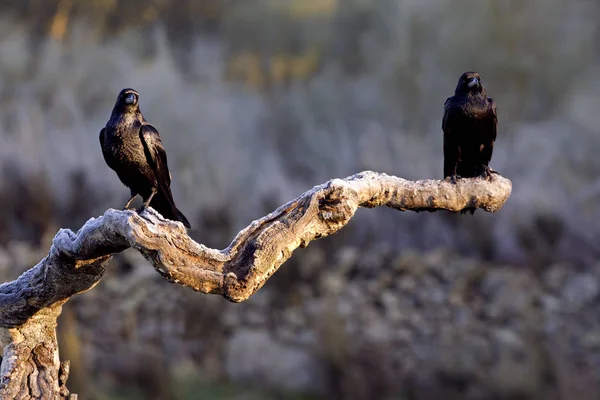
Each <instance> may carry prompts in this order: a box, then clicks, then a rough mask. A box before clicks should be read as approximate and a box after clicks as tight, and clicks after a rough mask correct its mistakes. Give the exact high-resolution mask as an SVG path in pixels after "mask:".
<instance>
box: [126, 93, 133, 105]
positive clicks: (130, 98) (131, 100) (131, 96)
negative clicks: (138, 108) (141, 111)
mask: <svg viewBox="0 0 600 400" xmlns="http://www.w3.org/2000/svg"><path fill="white" fill-rule="evenodd" d="M125 103H127V104H133V103H135V94H133V93H129V94H128V95H127V96H125Z"/></svg>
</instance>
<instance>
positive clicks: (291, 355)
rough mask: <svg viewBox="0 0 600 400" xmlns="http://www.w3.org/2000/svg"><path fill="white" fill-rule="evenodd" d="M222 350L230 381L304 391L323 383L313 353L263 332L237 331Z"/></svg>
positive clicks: (319, 367) (318, 387)
mask: <svg viewBox="0 0 600 400" xmlns="http://www.w3.org/2000/svg"><path fill="white" fill-rule="evenodd" d="M226 349H227V351H226V354H225V369H226V372H227V375H228V377H229V378H230V379H231V380H233V381H238V382H249V383H258V382H261V383H265V384H267V385H268V386H271V387H275V388H278V389H284V390H298V391H308V392H314V391H315V390H317V391H318V390H319V389H322V388H323V386H324V382H323V378H324V376H325V374H324V371H323V370H322V368H321V365H320V362H319V360H318V359H317V358H316V356H314V355H313V354H311V353H310V352H308V351H305V350H302V349H301V348H300V347H298V346H286V345H283V344H281V343H280V342H278V341H277V340H276V339H274V338H273V337H272V336H271V335H269V333H268V332H267V331H263V330H248V329H241V330H238V331H237V332H235V333H234V334H233V336H232V337H231V338H230V340H229V343H228V346H227V347H226Z"/></svg>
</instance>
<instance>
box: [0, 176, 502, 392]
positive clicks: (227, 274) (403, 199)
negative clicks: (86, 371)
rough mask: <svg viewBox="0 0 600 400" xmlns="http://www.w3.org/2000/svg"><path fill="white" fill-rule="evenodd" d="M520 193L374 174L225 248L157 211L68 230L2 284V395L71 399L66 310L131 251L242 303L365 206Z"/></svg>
mask: <svg viewBox="0 0 600 400" xmlns="http://www.w3.org/2000/svg"><path fill="white" fill-rule="evenodd" d="M511 190H512V184H511V182H510V180H508V179H506V178H503V177H502V176H500V175H497V174H495V175H493V180H492V181H491V182H490V181H486V180H483V179H479V178H474V179H462V180H459V181H458V183H457V184H452V183H449V182H446V181H439V180H421V181H408V180H405V179H402V178H398V177H395V176H389V175H386V174H380V173H376V172H371V171H365V172H362V173H359V174H356V175H353V176H350V177H348V178H345V179H332V180H330V181H329V182H326V183H325V184H322V185H319V186H315V187H314V188H312V189H311V190H309V191H307V192H306V193H304V194H302V195H301V196H300V197H298V198H296V199H295V200H292V201H290V202H289V203H287V204H284V205H283V206H281V207H279V208H278V209H277V210H275V211H273V212H272V213H270V214H269V215H267V216H265V217H263V218H261V219H259V220H256V221H254V222H252V223H251V224H250V225H249V226H248V227H246V228H245V229H243V230H242V231H241V232H240V233H238V235H237V236H236V237H235V239H234V240H233V242H231V244H230V245H229V246H228V247H227V248H226V249H224V250H214V249H209V248H207V247H206V246H204V245H202V244H198V243H196V242H195V241H194V240H192V239H191V238H190V237H189V236H188V235H187V232H186V230H185V228H184V227H183V225H182V224H181V223H178V222H173V221H169V220H165V219H163V218H162V217H161V216H160V215H159V214H158V213H156V212H155V211H154V210H152V209H147V210H144V211H143V212H142V213H141V214H137V213H136V212H133V211H118V210H113V209H109V210H108V211H106V212H105V213H104V215H103V216H101V217H99V218H92V219H90V220H89V221H87V222H86V224H85V225H84V226H83V227H82V228H81V229H80V230H79V231H78V232H77V233H73V232H72V231H70V230H66V229H61V230H60V231H59V232H58V234H57V235H56V237H55V238H54V241H53V244H52V248H51V249H50V252H49V254H48V256H47V257H46V258H44V259H43V260H42V261H41V262H40V263H39V264H38V265H36V266H35V267H33V268H31V269H30V270H28V271H26V272H25V273H23V275H21V276H20V277H19V278H18V279H16V280H15V281H12V282H8V283H4V284H2V285H0V327H2V328H4V329H2V330H1V331H0V332H2V331H3V332H2V333H1V334H0V338H2V345H3V346H4V356H3V359H2V369H1V379H2V380H1V382H0V397H1V398H2V399H17V398H18V399H22V398H24V399H27V398H40V397H42V398H64V397H65V396H67V394H68V391H67V390H66V388H65V387H64V379H66V374H64V373H63V374H62V375H63V376H62V378H61V376H59V375H60V371H61V365H60V363H59V359H58V347H57V345H56V338H55V334H54V327H55V325H56V317H57V316H58V315H59V313H60V307H61V305H62V304H63V303H64V302H66V301H67V300H68V299H69V298H70V297H71V296H73V295H74V294H76V293H80V292H84V291H86V290H89V289H91V288H92V287H94V285H95V284H96V283H98V281H99V280H100V279H101V278H102V274H103V273H104V270H105V268H106V266H107V265H108V263H109V262H110V260H111V256H112V255H113V254H115V253H118V252H120V251H123V250H125V249H127V248H129V247H133V248H135V249H137V250H138V251H140V252H141V253H142V254H143V255H144V256H145V257H146V259H148V260H149V261H150V262H151V263H152V265H153V266H154V268H155V269H156V270H157V271H158V272H159V273H160V274H161V275H162V276H164V277H165V278H166V279H168V280H170V281H172V282H176V283H179V284H181V285H185V286H189V287H191V288H193V289H194V290H197V291H201V292H203V293H213V294H220V295H223V296H224V297H226V298H227V299H228V300H230V301H233V302H241V301H243V300H246V299H247V298H248V297H250V296H251V295H252V294H254V293H255V292H256V291H257V290H258V289H260V288H261V287H262V286H263V285H264V284H265V282H266V281H267V279H269V277H270V276H271V275H273V273H275V272H276V271H277V269H278V268H279V267H280V266H281V264H283V263H284V262H285V261H286V260H287V259H288V258H289V257H290V256H291V254H292V252H293V251H294V250H295V249H296V248H298V247H306V246H307V245H308V243H309V242H310V241H312V240H315V239H319V238H323V237H326V236H329V235H331V234H332V233H335V232H337V231H338V230H340V229H341V228H342V227H343V226H345V225H346V224H347V223H348V222H349V221H350V219H351V218H352V216H354V213H355V212H356V210H357V209H358V208H359V207H368V208H373V207H378V206H387V207H392V208H395V209H397V210H401V211H405V210H413V211H436V210H448V211H452V212H459V211H465V210H473V209H477V208H480V209H483V210H485V211H488V212H496V211H498V210H499V209H500V208H501V207H502V206H503V205H504V203H505V202H506V200H507V199H508V198H509V196H510V194H511ZM32 332H39V334H32ZM40 335H41V336H40ZM40 346H41V347H40ZM64 369H65V368H64V366H63V368H62V370H64ZM61 379H63V380H61ZM40 393H41V396H38V394H40Z"/></svg>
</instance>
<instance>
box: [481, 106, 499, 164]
mask: <svg viewBox="0 0 600 400" xmlns="http://www.w3.org/2000/svg"><path fill="white" fill-rule="evenodd" d="M488 102H489V103H490V106H491V118H490V126H489V128H488V129H489V131H488V134H487V136H486V140H485V143H484V149H483V151H482V161H483V163H484V164H485V165H489V163H490V160H491V159H492V152H493V151H494V143H495V141H496V136H497V135H498V112H497V111H496V102H495V101H494V99H492V98H489V97H488Z"/></svg>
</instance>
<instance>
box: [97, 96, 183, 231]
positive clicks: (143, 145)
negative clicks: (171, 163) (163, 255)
mask: <svg viewBox="0 0 600 400" xmlns="http://www.w3.org/2000/svg"><path fill="white" fill-rule="evenodd" d="M138 103H139V94H138V92H136V91H135V90H133V89H123V90H121V92H120V93H119V97H117V102H116V103H115V106H114V108H113V110H112V114H111V115H110V119H109V120H108V122H107V123H106V126H105V127H104V128H103V129H102V130H101V131H100V145H101V146H102V154H103V155H104V160H105V161H106V164H107V165H108V166H109V167H110V168H112V169H113V170H114V171H115V172H116V173H117V176H118V177H119V179H120V180H121V182H123V184H124V185H125V186H127V187H128V188H129V189H130V190H131V198H130V199H129V201H128V202H127V204H125V207H124V208H128V207H129V205H130V204H131V202H132V201H133V199H134V198H135V196H137V195H140V196H142V198H143V199H144V207H147V206H150V207H152V208H154V209H155V210H156V211H158V212H159V213H160V214H161V215H162V216H163V217H165V218H168V219H171V220H174V221H181V222H183V224H184V225H185V226H186V227H188V228H190V223H189V222H188V220H187V218H186V217H185V216H184V215H183V214H182V213H181V211H179V210H178V209H177V207H176V206H175V202H174V201H173V195H172V194H171V174H170V173H169V167H168V166H167V153H166V152H165V148H164V147H163V145H162V142H161V141H160V135H159V134H158V131H157V130H156V129H155V128H154V127H153V126H152V125H150V124H149V123H148V122H147V121H146V120H145V119H144V116H143V115H142V113H141V112H140V107H139V104H138Z"/></svg>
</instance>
